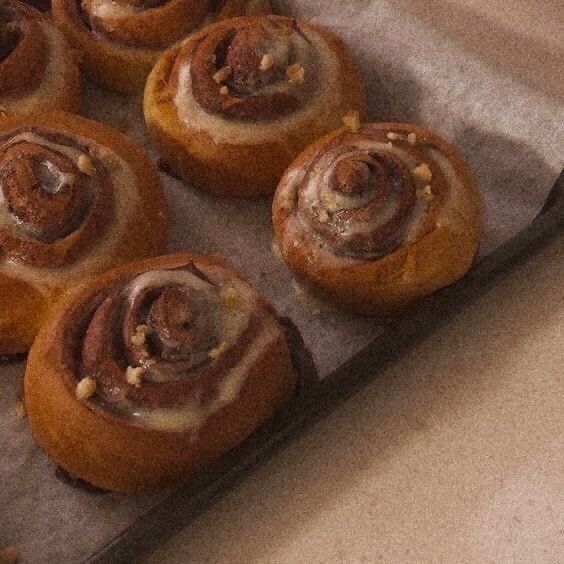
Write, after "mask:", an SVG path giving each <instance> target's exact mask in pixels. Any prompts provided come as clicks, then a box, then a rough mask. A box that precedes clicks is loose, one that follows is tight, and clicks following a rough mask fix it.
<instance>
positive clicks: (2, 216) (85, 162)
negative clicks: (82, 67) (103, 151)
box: [0, 130, 114, 268]
mask: <svg viewBox="0 0 564 564" xmlns="http://www.w3.org/2000/svg"><path fill="white" fill-rule="evenodd" d="M96 155H97V151H96V148H93V147H89V146H88V145H87V144H86V143H85V142H81V141H78V140H77V139H74V138H71V137H68V136H65V135H61V134H56V133H52V132H48V131H39V130H33V131H32V130H21V131H17V132H14V133H11V134H10V135H9V136H1V135H0V250H1V251H2V252H3V253H4V254H6V255H7V256H8V257H10V258H12V259H13V260H17V261H19V262H22V263H25V264H29V265H33V266H38V267H51V268H57V267H61V266H64V265H67V264H69V263H71V262H73V261H74V260H76V259H77V258H78V257H79V256H80V254H81V253H83V252H84V251H85V250H87V249H88V247H89V246H90V245H92V244H93V243H94V242H95V241H96V240H98V239H100V238H101V237H102V236H103V233H104V230H105V229H106V226H107V225H108V223H109V222H111V220H112V216H113V209H114V201H113V193H114V185H113V180H112V175H111V174H110V172H109V171H108V169H107V164H105V163H104V162H103V161H102V159H100V158H99V157H98V156H96Z"/></svg>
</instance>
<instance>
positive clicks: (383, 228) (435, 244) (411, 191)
mask: <svg viewBox="0 0 564 564" xmlns="http://www.w3.org/2000/svg"><path fill="white" fill-rule="evenodd" d="M273 224H274V230H275V234H276V239H277V242H278V245H279V248H280V251H281V254H282V256H283V258H284V260H285V261H286V262H287V263H288V264H289V265H290V267H291V268H292V269H293V270H294V271H295V272H296V274H297V275H298V277H299V278H300V279H302V280H303V281H305V282H306V284H307V285H309V286H311V287H312V289H313V290H315V291H317V292H318V293H320V294H321V295H322V296H323V297H326V298H329V299H330V300H331V301H333V302H335V303H336V304H338V305H340V306H343V307H345V308H348V309H352V310H354V311H358V312H360V313H381V314H387V313H392V312H395V311H398V310H400V309H402V308H403V307H405V306H406V305H408V304H409V303H411V302H413V301H414V300H416V299H418V298H421V297H423V296H426V295H429V294H431V293H432V292H434V291H435V290H437V289H439V288H441V287H443V286H446V285H448V284H451V283H453V282H454V281H456V280H457V279H458V278H460V277H461V276H462V275H464V274H465V273H466V271H467V270H468V269H469V268H470V266H471V264H472V261H473V259H474V257H475V255H476V252H477V249H478V244H479V239H480V231H481V198H480V194H479V191H478V188H477V186H476V184H475V182H474V181H473V179H472V177H471V174H470V172H469V170H468V167H467V165H466V164H465V162H464V160H463V159H462V157H461V156H460V155H459V154H458V152H457V151H456V150H455V149H454V148H453V147H452V146H450V145H449V144H448V143H447V142H446V141H444V140H443V139H442V138H440V137H439V136H438V135H437V134H435V133H434V132H432V131H430V130H428V129H425V128H422V127H419V126H416V125H410V124H399V123H384V124H367V125H362V126H361V125H360V124H356V126H353V127H352V129H351V128H350V127H349V128H347V129H341V130H338V131H337V132H335V133H332V134H330V135H329V136H326V137H325V138H323V139H321V140H319V141H317V142H316V143H314V144H313V145H312V146H311V147H309V148H308V149H307V150H306V151H304V153H302V154H301V155H300V156H299V157H298V158H297V159H296V160H295V161H294V163H292V165H291V166H290V167H289V169H288V170H287V172H286V174H285V176H284V178H283V179H282V181H281V182H280V185H279V186H278V189H277V192H276V195H275V198H274V203H273Z"/></svg>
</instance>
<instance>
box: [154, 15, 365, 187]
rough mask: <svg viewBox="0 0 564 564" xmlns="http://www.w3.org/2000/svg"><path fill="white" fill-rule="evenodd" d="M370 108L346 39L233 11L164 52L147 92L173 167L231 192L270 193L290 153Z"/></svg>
mask: <svg viewBox="0 0 564 564" xmlns="http://www.w3.org/2000/svg"><path fill="white" fill-rule="evenodd" d="M365 105H366V101H365V94H364V88H363V85H362V80H361V78H360V74H359V72H358V70H357V68H356V66H355V64H354V63H353V61H352V59H351V58H350V56H349V54H348V51H347V49H346V47H345V45H344V44H343V42H342V41H341V40H340V39H339V38H338V37H337V36H336V35H335V34H334V33H332V32H330V31H328V30H327V29H324V28H322V27H320V26H317V25H314V24H311V23H306V22H303V21H299V20H295V19H291V18H286V17H282V16H264V17H255V18H233V19H231V20H227V21H225V22H220V23H217V24H215V25H213V26H210V27H208V28H206V29H205V30H203V31H202V32H200V33H198V34H196V35H195V36H192V37H191V38H190V39H188V40H187V41H185V42H184V43H183V44H181V45H178V46H176V47H174V48H173V49H171V50H169V51H168V52H167V53H165V54H164V55H163V56H162V57H161V59H160V60H159V62H158V63H157V64H156V65H155V68H154V69H153V71H152V72H151V75H150V76H149V79H148V81H147V86H146V89H145V99H144V108H145V120H146V122H147V124H148V126H149V129H150V132H151V133H152V135H153V138H154V139H155V142H156V144H157V146H158V148H159V151H160V153H161V155H162V157H163V160H164V161H165V163H166V164H167V165H168V166H169V167H170V168H171V169H172V171H173V172H174V173H176V174H178V175H179V176H181V177H182V178H184V179H185V180H186V181H188V182H193V183H195V184H196V185H197V186H199V187H201V188H204V189H206V190H209V191H211V192H214V193H217V194H222V195H231V196H256V195H260V194H264V193H271V192H273V191H274V189H275V188H276V185H277V183H278V181H279V180H280V177H281V176H282V174H283V172H284V169H285V168H286V167H287V166H288V164H289V163H290V162H291V161H292V159H293V158H295V157H296V156H297V155H298V154H299V153H300V152H301V151H302V150H303V149H304V148H305V147H306V146H307V145H308V144H309V143H311V142H312V141H313V140H314V139H316V138H318V137H320V136H321V135H323V134H326V133H328V132H329V131H332V130H333V129H335V128H336V127H338V124H340V123H341V119H342V117H343V115H344V114H347V113H349V112H350V111H353V110H356V111H358V112H360V113H363V112H364V109H365Z"/></svg>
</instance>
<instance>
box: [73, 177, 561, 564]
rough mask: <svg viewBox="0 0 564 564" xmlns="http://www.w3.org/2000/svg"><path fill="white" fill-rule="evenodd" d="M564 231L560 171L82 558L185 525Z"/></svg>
mask: <svg viewBox="0 0 564 564" xmlns="http://www.w3.org/2000/svg"><path fill="white" fill-rule="evenodd" d="M562 232H564V170H563V171H562V172H561V174H560V176H559V177H558V179H557V180H556V182H555V184H554V186H553V188H552V190H551V192H550V194H549V196H548V198H547V200H546V203H545V205H544V207H543V209H542V211H541V213H540V214H539V215H538V216H537V217H536V218H535V220H534V221H533V222H532V223H531V224H530V225H529V227H527V228H526V229H524V230H523V231H522V232H521V233H519V234H518V235H516V236H515V237H514V238H513V239H511V240H510V241H508V242H507V243H506V244H504V245H502V246H501V247H500V248H499V249H497V250H496V251H494V252H493V253H492V254H490V255H488V256H486V257H484V258H482V259H481V260H480V261H479V262H477V263H476V265H475V266H474V267H473V269H472V270H471V271H470V272H469V273H468V274H467V275H466V276H465V277H464V278H463V279H462V280H460V281H459V282H458V283H456V284H454V285H452V286H450V287H448V288H444V289H443V290H441V291H439V292H437V293H436V294H434V295H433V296H432V297H431V298H429V299H427V300H424V301H422V302H420V303H419V304H417V305H416V306H415V307H414V308H411V309H410V310H409V311H408V312H406V313H405V314H404V315H403V316H402V317H401V318H400V319H398V320H397V321H396V322H395V323H394V324H392V325H391V326H390V328H389V329H388V330H386V332H385V333H384V334H382V335H381V336H380V337H378V338H377V339H375V340H374V341H373V342H372V343H371V344H370V345H368V346H367V347H366V348H364V349H363V350H362V351H361V352H359V353H358V354H356V355H355V356H353V357H352V358H350V359H349V360H348V361H347V362H345V363H344V364H343V365H341V366H340V367H339V368H338V369H337V370H336V371H335V372H334V373H332V374H331V375H330V376H329V377H327V378H325V379H324V380H323V381H321V382H320V384H319V385H318V386H317V387H316V389H315V390H314V391H313V392H312V393H311V394H310V395H309V396H307V397H303V398H300V399H297V400H295V401H294V402H293V403H292V404H291V405H290V406H289V407H288V408H287V409H286V410H285V411H284V412H283V413H281V414H280V415H278V416H277V417H276V418H275V419H274V420H272V421H269V422H268V423H267V424H266V425H264V426H263V427H262V428H261V429H260V430H259V431H258V432H257V433H255V434H254V435H253V436H252V437H250V438H249V439H248V440H247V441H245V442H244V443H243V444H242V445H240V446H239V447H238V448H236V449H234V450H233V451H231V452H229V453H228V454H227V455H225V456H224V457H223V458H221V459H220V460H219V461H218V462H216V463H215V464H214V465H213V466H212V467H210V468H209V469H208V470H207V471H206V472H205V473H203V474H201V475H200V476H198V477H197V478H196V479H194V480H191V481H190V482H189V483H187V484H185V485H184V486H181V487H180V488H177V489H175V490H173V491H172V492H171V493H170V495H169V496H168V497H167V498H166V499H165V500H163V501H161V502H159V503H158V504H156V505H155V506H154V507H152V508H151V509H150V510H149V511H148V512H147V513H145V514H144V515H143V516H141V517H140V518H138V519H137V520H136V521H135V522H134V523H132V524H131V525H130V526H128V527H127V528H126V529H125V530H123V531H122V532H121V533H119V534H118V535H116V536H115V537H114V538H113V539H112V540H111V541H110V542H109V543H107V544H106V545H105V546H104V547H102V548H101V549H100V550H98V551H97V552H96V553H94V554H92V555H90V556H89V557H87V558H86V559H85V560H83V562H88V563H96V564H102V563H103V564H105V563H108V564H109V563H112V564H116V563H118V562H131V561H132V560H134V559H135V557H136V556H139V555H141V554H144V553H147V552H150V551H151V550H152V549H154V548H156V547H157V546H158V545H159V543H160V542H161V541H162V540H164V539H165V538H166V537H170V536H171V535H172V534H174V532H175V531H178V530H180V529H181V528H182V527H184V526H186V525H187V524H188V523H189V522H190V521H191V520H192V519H194V518H195V517H196V516H197V515H198V514H199V513H201V512H202V511H203V510H204V509H205V508H206V507H208V506H209V505H210V504H211V502H212V501H213V500H214V498H216V497H218V496H219V495H220V494H222V493H223V492H225V491H227V490H228V489H229V488H231V487H233V486H234V485H235V484H237V483H238V482H239V481H241V480H242V479H243V478H244V477H245V475H247V474H248V473H249V472H250V471H251V470H252V469H253V468H256V467H257V466H258V465H259V464H260V463H261V462H263V461H265V460H267V459H268V458H270V457H271V456H272V455H273V453H274V452H275V451H276V450H277V449H279V448H280V447H281V446H282V445H284V444H286V443H288V442H289V441H290V440H291V439H292V438H294V437H296V436H298V435H299V434H300V432H301V431H302V430H303V429H304V428H305V427H307V426H309V425H312V424H314V423H315V422H316V421H319V420H320V419H321V418H323V417H324V416H325V415H326V414H327V413H329V412H330V411H331V410H332V409H333V408H335V407H336V406H338V405H340V404H341V403H343V402H344V401H345V400H346V399H347V398H349V397H350V396H352V395H353V394H355V393H357V392H358V391H359V390H360V389H362V388H363V387H364V386H365V385H367V384H368V383H369V382H371V381H373V380H375V379H376V378H377V377H378V374H379V373H380V372H382V371H383V370H384V369H385V368H386V367H388V366H390V365H391V364H392V363H394V362H395V361H396V360H397V359H398V358H400V357H401V356H402V355H403V354H405V353H406V351H408V350H409V349H410V348H411V347H413V346H415V345H416V344H417V343H419V342H421V341H422V340H423V339H425V338H426V337H427V336H428V335H429V334H430V333H432V332H433V331H434V330H436V329H437V328H438V327H440V326H441V325H442V324H444V323H445V322H446V321H447V320H448V319H451V318H453V317H454V316H456V315H457V314H459V313H460V312H462V311H463V310H465V309H466V308H468V307H469V306H470V305H472V304H473V303H474V302H475V301H476V300H478V299H479V298H480V297H481V296H483V295H484V294H485V293H487V292H488V291H489V289H491V288H492V287H493V286H494V285H495V284H496V283H498V282H499V280H500V279H501V278H502V277H503V276H505V275H506V274H507V273H509V272H510V271H511V270H512V269H513V268H514V267H515V266H516V265H518V264H520V263H522V262H524V261H525V260H526V259H527V258H528V257H529V256H530V255H531V254H532V253H534V252H535V251H537V250H538V249H540V248H542V247H543V246H545V245H546V244H547V243H548V242H550V241H551V240H552V239H554V238H556V237H557V236H558V235H559V234H561V233H562Z"/></svg>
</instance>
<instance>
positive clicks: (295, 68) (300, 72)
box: [286, 63, 305, 84]
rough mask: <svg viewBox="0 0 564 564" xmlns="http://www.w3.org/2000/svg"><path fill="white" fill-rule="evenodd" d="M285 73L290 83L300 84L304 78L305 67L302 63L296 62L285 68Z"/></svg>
mask: <svg viewBox="0 0 564 564" xmlns="http://www.w3.org/2000/svg"><path fill="white" fill-rule="evenodd" d="M286 75H287V76H288V79H289V80H290V84H302V83H303V82H304V80H305V69H304V67H302V65H299V64H297V63H296V64H294V65H290V66H289V67H288V68H287V69H286Z"/></svg>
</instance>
